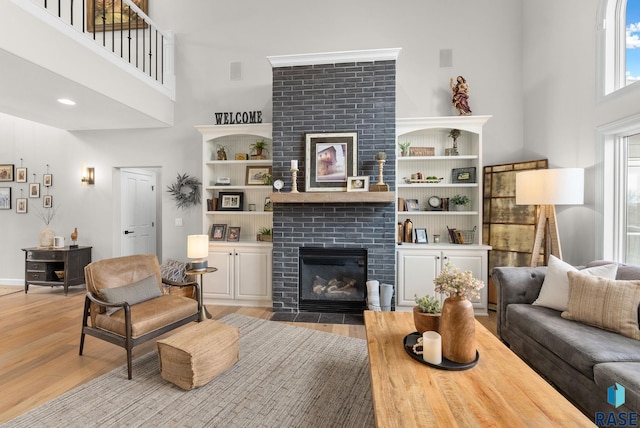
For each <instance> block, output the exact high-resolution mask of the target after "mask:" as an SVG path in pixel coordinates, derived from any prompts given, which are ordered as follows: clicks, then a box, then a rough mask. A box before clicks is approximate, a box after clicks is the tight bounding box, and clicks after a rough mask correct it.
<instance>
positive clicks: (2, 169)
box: [0, 164, 27, 181]
mask: <svg viewBox="0 0 640 428" xmlns="http://www.w3.org/2000/svg"><path fill="white" fill-rule="evenodd" d="M26 176H27V175H26V174H25V177H26ZM0 181H13V164H2V165H0Z"/></svg>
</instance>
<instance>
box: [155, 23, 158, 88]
mask: <svg viewBox="0 0 640 428" xmlns="http://www.w3.org/2000/svg"><path fill="white" fill-rule="evenodd" d="M155 31H156V81H157V80H158V29H157V28H156V30H155Z"/></svg>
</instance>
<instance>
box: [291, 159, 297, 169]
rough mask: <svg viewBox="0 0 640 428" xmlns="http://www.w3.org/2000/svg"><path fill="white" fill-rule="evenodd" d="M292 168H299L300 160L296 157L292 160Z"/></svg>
mask: <svg viewBox="0 0 640 428" xmlns="http://www.w3.org/2000/svg"><path fill="white" fill-rule="evenodd" d="M291 169H298V161H297V160H296V159H292V160H291Z"/></svg>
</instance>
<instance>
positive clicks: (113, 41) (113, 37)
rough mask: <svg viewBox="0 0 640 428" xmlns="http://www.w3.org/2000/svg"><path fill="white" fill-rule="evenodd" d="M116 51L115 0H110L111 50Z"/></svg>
mask: <svg viewBox="0 0 640 428" xmlns="http://www.w3.org/2000/svg"><path fill="white" fill-rule="evenodd" d="M115 51H116V0H113V1H112V2H111V52H115Z"/></svg>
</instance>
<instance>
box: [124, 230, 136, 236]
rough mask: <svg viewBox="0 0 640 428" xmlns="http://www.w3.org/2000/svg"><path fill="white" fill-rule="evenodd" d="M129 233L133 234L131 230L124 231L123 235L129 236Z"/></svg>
mask: <svg viewBox="0 0 640 428" xmlns="http://www.w3.org/2000/svg"><path fill="white" fill-rule="evenodd" d="M130 233H134V231H133V230H125V231H124V234H125V235H128V234H130Z"/></svg>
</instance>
